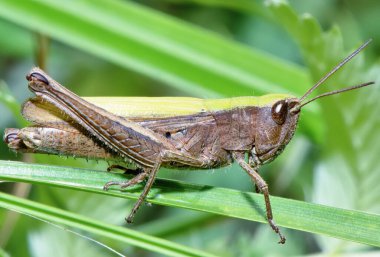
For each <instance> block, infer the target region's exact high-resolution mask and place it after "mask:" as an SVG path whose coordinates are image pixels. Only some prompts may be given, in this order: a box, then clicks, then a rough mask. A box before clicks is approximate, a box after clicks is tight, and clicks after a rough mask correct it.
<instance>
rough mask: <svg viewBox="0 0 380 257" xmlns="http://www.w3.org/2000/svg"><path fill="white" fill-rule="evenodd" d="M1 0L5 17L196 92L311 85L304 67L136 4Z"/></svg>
mask: <svg viewBox="0 0 380 257" xmlns="http://www.w3.org/2000/svg"><path fill="white" fill-rule="evenodd" d="M0 4H1V9H0V17H3V18H5V19H7V20H10V21H13V22H15V23H17V24H19V25H22V26H25V27H27V28H29V29H31V30H35V31H38V32H41V33H44V34H46V35H48V36H50V37H52V38H54V39H56V40H59V41H61V42H64V43H66V44H68V45H71V46H73V47H76V48H78V49H80V50H83V51H85V52H88V53H91V54H93V55H95V56H98V57H100V58H103V59H105V60H108V61H111V62H113V63H116V64H119V65H122V66H124V67H127V68H129V69H133V70H136V71H138V72H141V73H144V74H147V75H149V76H152V77H154V78H155V79H157V80H161V81H164V82H166V83H168V84H169V85H171V86H173V87H176V88H179V89H181V90H183V91H186V92H188V93H189V94H192V95H198V96H205V97H210V96H231V95H233V94H236V92H238V94H239V95H241V94H243V95H244V94H245V95H252V94H253V90H255V94H261V93H268V92H271V93H273V92H294V93H297V95H299V94H301V93H302V92H303V91H304V88H305V87H307V85H308V84H309V79H308V76H307V74H306V73H305V71H304V70H303V69H302V68H300V67H298V66H295V65H293V64H291V63H288V62H285V61H282V60H279V59H278V58H275V57H273V56H270V55H269V54H264V53H262V52H260V51H255V50H253V49H249V48H248V47H245V46H244V45H241V44H238V43H236V42H233V41H230V40H227V39H225V38H223V37H220V36H218V35H216V34H214V33H211V32H208V31H205V30H202V29H200V28H197V27H195V26H192V25H190V24H186V23H184V22H182V21H180V20H177V19H174V18H171V17H169V16H166V15H164V14H162V13H159V12H155V11H153V10H150V9H147V8H144V7H142V6H139V5H136V4H134V3H130V2H126V1H115V0H91V1H68V2H66V3H65V4H62V3H61V2H59V1H48V0H41V1H12V0H0ZM189 38H191V40H188V39H189ZM163 60H164V61H163ZM189 71H191V72H189ZM273 74H276V76H273Z"/></svg>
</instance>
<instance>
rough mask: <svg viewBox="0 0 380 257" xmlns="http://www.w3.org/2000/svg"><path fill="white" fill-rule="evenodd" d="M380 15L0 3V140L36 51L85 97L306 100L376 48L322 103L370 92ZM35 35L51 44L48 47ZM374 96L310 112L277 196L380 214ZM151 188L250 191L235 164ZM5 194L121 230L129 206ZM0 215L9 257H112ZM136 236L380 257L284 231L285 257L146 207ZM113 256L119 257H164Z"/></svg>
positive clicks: (269, 172)
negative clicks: (176, 185) (356, 52)
mask: <svg viewBox="0 0 380 257" xmlns="http://www.w3.org/2000/svg"><path fill="white" fill-rule="evenodd" d="M379 11H380V2H378V1H370V0H365V1H354V0H345V1H338V0H335V1H327V0H323V1H322V0H320V1H310V0H309V1H289V2H285V1H280V0H277V1H274V0H273V1H248V0H237V1H219V0H166V1H149V0H144V1H114V0H112V1H105V0H96V1H86V0H81V1H74V0H71V1H65V2H64V3H63V2H62V1H47V0H44V1H27V0H25V1H5V0H0V32H1V36H0V80H1V82H0V83H1V87H0V131H3V130H4V128H8V127H20V126H21V125H22V119H21V118H20V117H19V115H18V110H17V108H18V106H19V104H20V103H22V102H23V101H24V100H25V99H26V98H27V97H30V96H31V93H30V92H29V91H28V90H27V87H26V80H25V74H26V73H27V72H28V71H29V70H30V69H31V67H33V66H35V65H37V57H36V56H37V55H38V52H39V51H41V49H44V50H46V52H44V54H43V58H45V59H46V70H47V71H48V72H49V74H50V75H51V76H52V77H54V78H55V79H56V80H57V81H59V82H61V83H62V84H63V85H65V86H67V87H68V88H70V89H71V90H73V91H74V92H75V93H77V94H78V95H81V96H196V97H202V98H211V97H233V96H240V95H253V94H254V95H260V94H266V93H280V92H285V93H291V94H294V95H296V96H300V95H301V94H302V93H303V92H305V91H306V90H307V89H308V88H309V87H311V85H312V83H313V82H315V81H317V80H318V79H319V78H320V77H321V76H322V75H324V74H325V73H326V72H327V71H328V70H329V69H330V68H332V67H333V66H334V65H335V64H337V63H338V62H339V61H340V60H341V59H342V58H344V57H345V56H346V55H347V54H348V53H349V52H351V51H352V50H353V49H354V48H356V47H358V46H359V45H360V44H361V43H362V42H363V41H365V40H367V39H368V38H373V42H372V43H371V44H370V46H369V47H368V49H366V51H365V52H364V53H361V54H360V56H358V57H356V58H355V60H353V61H352V62H351V63H350V64H348V65H347V66H346V67H345V68H344V69H343V70H342V71H340V72H339V73H337V74H335V75H334V77H332V78H331V79H330V80H329V82H328V83H326V85H324V86H323V87H321V88H320V89H319V91H318V92H322V91H323V92H325V91H328V90H332V89H337V88H341V87H343V86H349V85H354V84H356V83H360V82H367V81H371V80H375V81H376V80H378V78H379V74H380V73H379V71H380V69H379V64H378V55H379V52H380V31H379V30H378V24H379V23H380V20H379V19H380V16H379V15H378V12H379ZM40 35H45V36H46V37H47V38H49V39H50V40H48V41H49V44H48V45H47V47H46V48H45V47H42V46H43V43H46V42H44V41H41V40H40V39H41V37H40ZM38 49H39V50H38ZM379 92H380V89H379V88H378V86H374V87H372V88H367V89H363V90H359V91H356V92H355V93H353V92H352V93H347V94H344V95H340V96H336V97H330V98H329V99H324V100H321V101H318V103H317V102H315V103H314V104H313V105H310V106H308V107H307V109H305V111H304V112H303V113H302V116H301V119H300V125H299V129H298V131H297V133H296V135H295V138H294V139H293V141H292V142H291V143H290V144H289V146H288V147H287V149H286V151H285V152H284V153H283V154H282V155H281V156H280V157H279V158H278V159H276V161H274V162H273V163H271V164H269V165H266V166H265V167H263V168H262V172H261V173H262V174H263V177H264V178H265V179H266V181H267V182H268V184H269V187H270V192H271V194H273V195H278V196H282V197H287V198H292V199H298V200H305V201H308V202H314V203H321V204H325V205H330V206H334V207H342V208H347V209H354V210H361V211H368V212H372V213H380V187H378V181H379V180H380V165H379V164H380V163H379V160H378V153H379V150H380V137H379V136H378V131H379V128H380V127H379V125H380V118H379V114H378V113H379V110H380V105H379V103H378V99H379V96H380V93H379ZM11 96H13V97H14V98H15V101H14V100H13V99H12V98H11ZM16 102H17V103H16ZM1 103H2V104H1ZM0 157H1V160H23V161H38V162H40V163H45V164H55V165H64V166H75V167H89V168H94V169H97V170H105V168H106V167H107V163H103V162H99V163H97V162H95V161H90V162H86V161H83V160H74V159H72V158H69V159H66V158H60V157H54V156H49V157H46V156H20V155H15V154H14V153H12V152H10V151H9V149H8V148H7V147H6V145H5V144H4V143H3V142H0ZM159 177H162V178H173V179H177V180H183V181H188V182H193V183H197V184H204V185H212V186H218V187H228V188H234V189H237V190H241V191H251V190H253V187H252V184H251V182H250V181H249V180H248V179H247V176H246V174H245V173H244V172H243V171H242V170H240V169H239V167H236V166H235V165H233V166H232V167H226V168H223V169H218V170H210V171H202V172H192V171H191V172H190V171H168V170H162V171H160V173H159ZM0 189H1V190H2V191H6V192H10V193H13V194H16V195H20V196H25V197H27V198H29V199H33V200H35V201H37V202H42V203H46V204H49V205H52V206H57V207H59V208H62V209H66V210H69V211H72V212H74V213H81V214H84V215H86V216H89V217H93V218H96V219H99V220H105V221H107V222H110V223H113V224H119V225H124V216H125V215H126V213H127V212H128V210H129V208H130V207H131V204H133V202H134V201H126V200H125V199H117V198H111V197H106V196H99V195H94V194H90V193H84V192H76V191H73V190H64V189H59V188H54V187H48V186H31V187H30V186H29V185H25V184H13V183H2V184H1V185H0ZM222 200H223V199H221V201H222ZM227 204H228V203H227ZM0 214H1V215H0V224H2V226H1V228H0V233H1V234H0V245H1V247H2V249H4V253H3V254H4V256H8V255H7V253H8V254H9V256H52V255H55V256H79V255H81V256H104V255H108V254H109V253H108V252H106V250H104V249H103V248H101V247H99V246H96V245H95V244H94V243H92V242H89V241H87V240H84V239H82V238H79V237H78V236H76V235H73V234H70V233H68V232H67V231H63V230H59V229H57V228H55V227H52V226H50V225H46V224H44V223H41V222H39V221H36V220H34V219H32V218H30V217H25V216H19V215H15V214H14V213H13V214H12V213H10V212H6V211H4V210H0ZM167 224H175V226H174V225H173V227H174V228H173V227H171V226H168V225H167ZM131 227H132V228H133V229H136V230H139V231H143V232H145V233H147V234H151V235H155V236H158V237H162V238H165V239H168V240H170V241H175V242H179V243H181V244H184V245H187V246H190V247H193V248H195V249H202V250H204V251H206V252H210V253H213V254H215V255H216V256H307V255H313V256H318V255H321V256H324V255H327V256H330V255H334V256H375V255H376V254H379V255H380V252H379V251H377V250H376V249H373V248H371V247H369V246H365V245H359V244H354V243H350V242H346V241H341V240H338V239H333V238H327V237H323V236H318V235H312V234H309V233H303V232H299V231H294V230H287V229H283V232H284V233H285V234H286V235H287V239H288V241H287V244H286V245H284V246H280V245H277V244H276V240H277V238H276V235H275V234H274V233H273V232H272V231H271V230H270V228H269V226H268V225H267V224H258V223H254V222H248V221H243V220H238V219H233V218H225V217H222V216H216V215H212V214H207V213H201V212H193V211H189V210H183V209H179V208H169V207H163V206H144V207H143V208H142V209H141V210H140V211H139V213H138V215H137V216H136V220H135V224H133V225H132V226H131ZM379 231H380V228H379ZM98 239H99V238H98ZM99 240H101V239H99ZM107 243H108V244H111V245H112V247H114V248H115V249H118V250H119V251H122V252H124V253H125V254H126V255H127V256H162V255H159V254H156V253H154V252H150V251H146V250H141V249H138V248H134V247H126V246H125V245H124V246H122V245H118V244H116V243H112V242H107ZM57 248H59V251H58V252H57ZM84 249H86V250H84ZM0 255H1V253H0Z"/></svg>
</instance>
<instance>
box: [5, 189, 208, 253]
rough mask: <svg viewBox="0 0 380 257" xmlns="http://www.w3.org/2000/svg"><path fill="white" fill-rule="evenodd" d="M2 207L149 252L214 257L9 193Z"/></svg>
mask: <svg viewBox="0 0 380 257" xmlns="http://www.w3.org/2000/svg"><path fill="white" fill-rule="evenodd" d="M0 207H2V208H6V209H9V210H13V211H17V212H20V213H22V214H27V215H30V216H31V217H36V218H38V219H41V220H44V221H47V222H52V223H55V224H61V225H64V226H69V227H72V228H76V229H80V230H81V231H86V232H90V233H92V234H93V235H97V236H100V237H103V238H107V239H111V240H115V241H119V242H122V243H126V244H130V245H134V246H136V247H140V248H144V249H146V250H149V251H153V252H157V253H161V254H164V255H165V256H176V257H189V256H192V257H195V256H198V257H203V256H204V257H212V256H214V255H212V254H208V253H205V252H202V251H199V250H196V249H193V248H189V247H186V246H183V245H180V244H176V243H172V242H170V241H167V240H164V239H160V238H157V237H153V236H149V235H146V234H143V233H141V232H138V231H134V230H132V229H127V228H124V227H120V226H114V225H110V224H108V223H103V222H100V221H98V220H94V219H91V218H88V217H85V216H82V215H78V214H74V213H71V212H68V211H64V210H60V209H58V208H54V207H50V206H47V205H44V204H40V203H36V202H33V201H30V200H26V199H22V198H19V197H16V196H12V195H9V194H5V193H0Z"/></svg>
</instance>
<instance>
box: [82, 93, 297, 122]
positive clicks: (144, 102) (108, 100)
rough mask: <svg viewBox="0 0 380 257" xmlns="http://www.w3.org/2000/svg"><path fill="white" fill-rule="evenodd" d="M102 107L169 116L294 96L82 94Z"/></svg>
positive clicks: (128, 114)
mask: <svg viewBox="0 0 380 257" xmlns="http://www.w3.org/2000/svg"><path fill="white" fill-rule="evenodd" d="M83 98H84V99H85V100H87V101H89V102H91V103H93V104H95V105H97V106H99V107H102V108H103V109H105V110H107V111H109V112H112V113H115V114H116V115H119V116H123V117H141V118H154V117H170V116H181V115H191V114H196V113H200V112H209V111H221V110H230V109H234V108H237V107H247V106H257V107H264V106H272V104H273V103H275V102H276V101H278V100H281V99H285V98H295V97H294V96H292V95H288V94H268V95H264V96H241V97H232V98H225V99H201V98H193V97H83Z"/></svg>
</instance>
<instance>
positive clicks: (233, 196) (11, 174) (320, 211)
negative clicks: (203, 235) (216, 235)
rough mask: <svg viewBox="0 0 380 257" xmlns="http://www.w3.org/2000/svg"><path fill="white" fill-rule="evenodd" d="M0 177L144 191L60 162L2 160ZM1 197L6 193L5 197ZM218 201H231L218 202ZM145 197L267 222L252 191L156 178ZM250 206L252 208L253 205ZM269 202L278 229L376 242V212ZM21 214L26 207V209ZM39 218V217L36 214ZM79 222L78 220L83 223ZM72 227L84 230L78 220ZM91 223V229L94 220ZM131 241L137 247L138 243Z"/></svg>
mask: <svg viewBox="0 0 380 257" xmlns="http://www.w3.org/2000/svg"><path fill="white" fill-rule="evenodd" d="M0 179H4V180H10V181H19V182H28V183H37V184H47V185H55V186H59V187H64V188H72V189H77V190H83V191H88V192H94V193H98V194H106V195H109V196H117V197H122V198H130V199H135V200H136V199H138V197H139V195H140V192H141V190H142V186H141V185H138V186H135V187H131V188H129V189H126V190H123V192H121V191H120V190H118V189H117V188H116V189H111V190H109V191H104V190H103V185H104V181H123V180H125V176H123V175H120V174H119V175H118V174H112V173H106V172H97V171H92V170H84V169H81V170H79V169H74V168H68V167H67V168H65V167H60V166H44V165H31V164H28V165H27V164H23V163H17V162H4V161H1V162H0ZM3 197H10V196H5V195H4V196H3ZM11 199H12V202H15V201H16V199H14V198H11ZM220 199H223V202H226V203H229V204H228V205H223V204H220ZM147 201H148V202H151V203H154V204H161V205H166V206H172V207H181V208H186V209H191V210H197V211H202V212H210V213H214V214H218V215H224V216H227V217H235V218H240V219H246V220H252V221H259V222H264V223H265V222H266V220H265V216H264V215H263V214H264V213H265V203H264V201H263V199H262V196H261V195H259V194H254V193H247V192H246V193H245V192H241V191H237V190H231V189H225V188H216V187H210V186H205V185H202V186H200V185H193V184H186V183H181V182H177V181H171V180H159V179H158V180H157V181H156V183H155V185H154V187H153V188H152V190H151V191H150V197H149V199H148V200H147ZM252 205H253V206H254V208H252ZM272 205H273V209H274V210H275V212H274V213H275V215H276V221H277V224H278V225H280V226H282V227H288V228H293V229H300V230H303V231H308V232H312V233H318V234H324V235H329V236H333V237H338V238H342V239H346V240H351V241H355V242H359V243H364V244H369V245H375V246H380V237H379V236H378V228H379V226H380V215H374V214H372V215H371V214H366V213H361V212H357V211H348V210H342V209H336V208H331V207H326V206H319V205H315V204H309V203H305V202H299V201H294V200H287V199H284V198H277V197H272ZM46 208H47V207H46ZM39 209H41V211H44V210H43V209H44V208H43V207H42V206H39ZM24 212H27V211H26V210H24ZM27 213H31V214H32V213H33V212H29V211H28V212H27ZM61 216H62V215H61ZM38 217H41V216H40V215H38ZM51 220H52V218H49V221H51ZM341 221H345V222H341ZM63 222H64V220H62V221H60V223H63ZM83 222H84V221H83V219H82V221H81V223H83ZM66 224H68V223H66ZM72 226H73V225H72ZM74 227H76V228H79V229H83V228H82V227H81V226H80V225H79V224H77V225H76V226H74ZM92 227H94V224H93V225H92ZM103 227H104V225H103ZM85 231H89V229H88V228H87V229H85ZM126 231H129V230H126ZM103 236H104V235H103ZM155 240H158V239H155ZM135 245H137V246H140V247H141V245H138V244H137V243H135ZM186 256H187V255H186Z"/></svg>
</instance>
